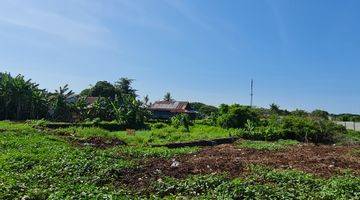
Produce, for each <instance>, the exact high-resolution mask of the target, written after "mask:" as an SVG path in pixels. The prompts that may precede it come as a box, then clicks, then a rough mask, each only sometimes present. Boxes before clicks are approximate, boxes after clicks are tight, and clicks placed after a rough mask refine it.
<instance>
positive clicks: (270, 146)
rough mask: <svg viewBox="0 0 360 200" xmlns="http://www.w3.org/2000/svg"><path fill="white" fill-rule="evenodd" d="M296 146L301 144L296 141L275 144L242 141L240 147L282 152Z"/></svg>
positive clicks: (281, 141)
mask: <svg viewBox="0 0 360 200" xmlns="http://www.w3.org/2000/svg"><path fill="white" fill-rule="evenodd" d="M296 144H299V142H298V141H295V140H278V141H275V142H267V141H252V140H245V141H241V142H240V143H239V144H238V147H243V148H252V149H257V150H281V149H286V148H288V147H290V146H292V145H296Z"/></svg>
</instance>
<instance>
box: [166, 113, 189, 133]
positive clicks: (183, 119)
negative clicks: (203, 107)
mask: <svg viewBox="0 0 360 200" xmlns="http://www.w3.org/2000/svg"><path fill="white" fill-rule="evenodd" d="M171 124H172V125H173V126H174V127H175V128H179V127H181V126H182V127H184V128H185V130H186V131H187V132H189V130H190V126H191V125H192V122H191V119H190V117H189V115H187V114H179V115H175V116H174V117H172V118H171Z"/></svg>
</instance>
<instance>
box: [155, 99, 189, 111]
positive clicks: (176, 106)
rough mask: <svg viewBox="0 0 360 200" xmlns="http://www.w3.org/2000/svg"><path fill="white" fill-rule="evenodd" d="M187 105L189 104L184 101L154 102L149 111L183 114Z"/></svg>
mask: <svg viewBox="0 0 360 200" xmlns="http://www.w3.org/2000/svg"><path fill="white" fill-rule="evenodd" d="M188 104H189V102H185V101H156V102H155V103H153V104H152V105H151V106H150V109H151V110H169V111H178V112H185V111H186V107H187V105H188Z"/></svg>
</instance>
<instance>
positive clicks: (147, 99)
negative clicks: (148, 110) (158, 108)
mask: <svg viewBox="0 0 360 200" xmlns="http://www.w3.org/2000/svg"><path fill="white" fill-rule="evenodd" d="M143 104H144V105H145V106H146V107H147V106H149V95H145V97H144V99H143Z"/></svg>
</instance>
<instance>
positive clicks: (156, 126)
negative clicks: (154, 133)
mask: <svg viewBox="0 0 360 200" xmlns="http://www.w3.org/2000/svg"><path fill="white" fill-rule="evenodd" d="M167 126H168V125H167V124H165V123H163V122H156V123H153V124H151V125H150V127H151V129H160V128H165V127H167Z"/></svg>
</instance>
